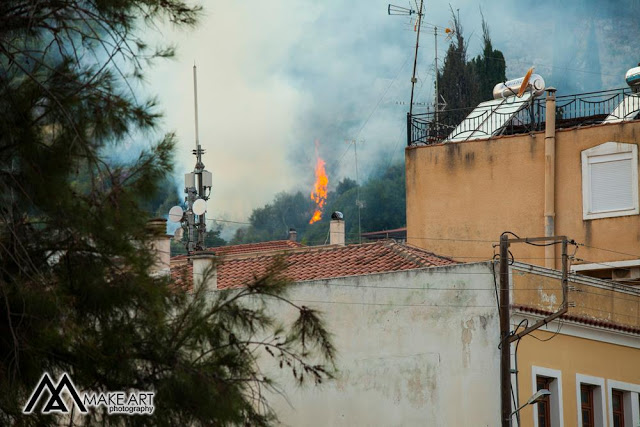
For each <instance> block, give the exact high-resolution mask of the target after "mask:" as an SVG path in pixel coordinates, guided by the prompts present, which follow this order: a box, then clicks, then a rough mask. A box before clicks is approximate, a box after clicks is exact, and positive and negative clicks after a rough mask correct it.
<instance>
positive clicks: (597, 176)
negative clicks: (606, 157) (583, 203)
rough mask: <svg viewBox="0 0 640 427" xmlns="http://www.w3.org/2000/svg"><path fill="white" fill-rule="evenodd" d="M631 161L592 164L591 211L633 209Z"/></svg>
mask: <svg viewBox="0 0 640 427" xmlns="http://www.w3.org/2000/svg"><path fill="white" fill-rule="evenodd" d="M631 163H632V162H631V159H624V160H616V161H609V162H598V163H592V164H591V165H590V166H591V167H590V169H591V171H590V172H591V211H592V212H606V211H617V210H624V209H633V191H632V190H633V185H632V182H631V180H632V177H633V173H632V169H631V168H632V164H631Z"/></svg>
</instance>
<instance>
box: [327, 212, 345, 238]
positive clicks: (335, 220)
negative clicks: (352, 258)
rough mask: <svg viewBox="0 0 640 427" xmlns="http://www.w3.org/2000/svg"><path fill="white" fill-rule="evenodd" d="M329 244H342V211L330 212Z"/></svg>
mask: <svg viewBox="0 0 640 427" xmlns="http://www.w3.org/2000/svg"><path fill="white" fill-rule="evenodd" d="M329 244H330V245H340V246H344V216H343V215H342V212H337V211H336V212H334V213H332V214H331V222H330V223H329Z"/></svg>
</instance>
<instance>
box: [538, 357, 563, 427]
mask: <svg viewBox="0 0 640 427" xmlns="http://www.w3.org/2000/svg"><path fill="white" fill-rule="evenodd" d="M537 377H547V378H550V379H551V389H550V390H549V391H550V392H551V396H550V399H549V400H550V405H549V406H550V408H551V425H552V426H553V427H564V408H563V398H562V371H559V370H557V369H550V368H544V367H541V366H532V367H531V383H532V387H531V389H532V390H531V392H532V393H535V392H537V391H538V379H537ZM532 406H533V425H534V427H538V405H532Z"/></svg>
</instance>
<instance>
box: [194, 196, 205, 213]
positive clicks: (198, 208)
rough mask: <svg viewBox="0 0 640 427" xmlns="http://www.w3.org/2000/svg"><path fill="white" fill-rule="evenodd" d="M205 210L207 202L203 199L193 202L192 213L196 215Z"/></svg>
mask: <svg viewBox="0 0 640 427" xmlns="http://www.w3.org/2000/svg"><path fill="white" fill-rule="evenodd" d="M206 211H207V202H205V201H204V199H198V200H196V201H195V202H193V213H194V214H196V215H202V214H203V213H205V212H206Z"/></svg>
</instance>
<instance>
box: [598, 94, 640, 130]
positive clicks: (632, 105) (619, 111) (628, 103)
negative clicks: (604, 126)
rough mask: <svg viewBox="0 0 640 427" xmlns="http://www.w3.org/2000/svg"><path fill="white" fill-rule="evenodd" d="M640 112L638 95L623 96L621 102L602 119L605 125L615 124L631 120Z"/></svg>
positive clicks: (639, 97)
mask: <svg viewBox="0 0 640 427" xmlns="http://www.w3.org/2000/svg"><path fill="white" fill-rule="evenodd" d="M639 112H640V94H637V93H632V94H629V95H625V97H624V98H623V99H622V102H620V104H618V106H617V107H616V108H614V110H613V111H612V112H611V114H609V115H608V116H607V118H606V119H604V121H605V123H617V122H622V121H625V120H633V119H635V118H636V116H637V115H638V113H639Z"/></svg>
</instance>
